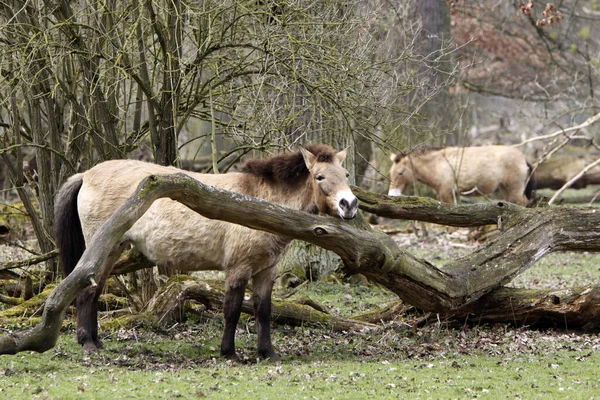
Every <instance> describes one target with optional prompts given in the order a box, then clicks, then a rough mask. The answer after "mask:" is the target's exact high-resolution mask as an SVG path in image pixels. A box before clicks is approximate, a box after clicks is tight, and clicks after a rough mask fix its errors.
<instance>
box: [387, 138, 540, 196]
mask: <svg viewBox="0 0 600 400" xmlns="http://www.w3.org/2000/svg"><path fill="white" fill-rule="evenodd" d="M391 159H392V161H393V164H392V167H391V169H390V188H389V192H388V195H389V196H400V195H401V194H402V192H404V190H405V189H406V187H407V186H408V184H409V183H413V182H414V181H415V180H417V181H419V182H422V183H424V184H426V185H428V186H431V187H432V188H433V189H434V190H435V191H436V193H437V194H438V196H439V198H440V201H442V202H444V203H456V202H457V201H458V199H459V197H460V195H475V196H476V195H489V194H491V193H492V192H494V191H496V190H497V189H498V190H500V193H501V194H502V198H503V199H504V200H506V201H510V202H512V203H516V204H519V205H526V204H527V199H528V198H531V195H532V191H533V179H529V181H528V177H529V174H530V171H531V165H529V164H528V163H527V160H526V158H525V155H524V154H523V153H521V151H519V150H518V149H516V148H514V147H508V146H481V147H447V148H442V149H435V148H427V149H421V150H418V151H415V152H413V153H412V154H411V155H409V156H403V155H401V154H397V155H396V154H392V156H391Z"/></svg>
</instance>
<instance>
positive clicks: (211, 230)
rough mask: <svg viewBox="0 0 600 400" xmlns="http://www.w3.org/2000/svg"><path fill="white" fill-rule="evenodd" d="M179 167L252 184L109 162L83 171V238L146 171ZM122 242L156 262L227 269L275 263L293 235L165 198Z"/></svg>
mask: <svg viewBox="0 0 600 400" xmlns="http://www.w3.org/2000/svg"><path fill="white" fill-rule="evenodd" d="M177 172H183V173H185V174H187V175H189V176H191V177H192V178H194V179H197V180H199V181H201V182H203V183H206V184H208V185H211V186H214V187H219V188H222V189H226V190H230V191H235V192H242V193H244V192H245V190H244V189H246V188H247V187H248V186H251V185H249V184H248V182H246V181H245V178H246V176H245V174H241V173H228V174H219V175H216V174H198V173H193V172H189V171H183V170H180V169H177V168H174V167H165V166H160V165H155V164H149V163H144V162H140V161H135V160H113V161H107V162H104V163H101V164H98V165H97V166H95V167H94V168H92V169H90V170H89V171H87V172H86V173H85V174H84V176H83V185H82V188H81V191H80V193H79V199H78V203H79V214H80V218H81V222H82V226H83V232H84V235H85V238H86V239H87V240H89V239H91V237H92V236H93V234H94V233H95V232H96V231H97V230H98V229H99V228H100V226H101V225H102V224H103V223H104V222H105V221H106V220H107V219H108V218H109V217H110V216H111V215H112V214H113V213H114V212H115V211H116V210H117V208H118V207H120V206H121V205H122V204H123V203H124V202H125V201H127V199H128V198H129V196H131V194H133V192H134V191H135V190H136V188H137V186H138V185H139V183H140V182H141V181H142V179H144V178H145V177H146V176H148V175H153V174H154V175H161V174H172V173H177ZM123 241H128V242H130V243H132V244H133V245H134V246H135V247H136V248H137V249H138V250H140V251H141V252H142V253H143V254H144V255H145V256H146V257H147V258H148V259H149V260H151V261H152V262H154V263H156V264H157V265H163V266H166V267H173V268H177V269H178V270H188V271H191V270H226V269H228V268H230V267H232V266H235V265H239V264H240V263H243V264H245V265H252V266H253V267H254V268H264V267H271V266H272V264H273V263H274V262H276V261H277V260H278V259H279V256H280V253H281V251H282V249H283V248H284V247H285V245H286V244H287V242H288V241H289V240H287V239H285V240H284V239H281V238H279V237H278V236H275V235H271V234H268V233H264V232H259V231H255V230H252V229H249V228H246V227H243V226H239V225H235V224H231V223H227V222H223V221H218V220H211V219H207V218H204V217H203V216H202V215H200V214H198V213H196V212H194V211H192V210H190V209H189V208H187V207H186V206H184V205H183V204H180V203H178V202H176V201H173V200H171V199H168V198H162V199H158V200H156V201H155V202H154V203H153V204H152V206H151V207H150V208H149V209H148V210H147V211H146V213H145V214H144V215H143V216H142V217H141V218H140V219H139V220H138V221H137V222H136V223H135V224H134V225H133V226H132V228H131V229H130V230H129V231H128V232H127V233H126V234H125V235H124V238H123ZM258 261H262V262H258ZM258 266H260V267H258ZM238 268H239V269H240V272H239V273H242V274H246V275H248V276H251V275H253V274H254V273H256V272H257V271H251V270H249V269H244V267H238ZM248 268H250V267H248Z"/></svg>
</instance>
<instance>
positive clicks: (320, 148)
mask: <svg viewBox="0 0 600 400" xmlns="http://www.w3.org/2000/svg"><path fill="white" fill-rule="evenodd" d="M303 147H304V148H305V149H306V150H308V151H310V152H311V153H312V154H314V155H315V156H316V160H317V162H326V163H331V162H333V160H334V156H335V155H336V152H335V150H334V149H332V148H331V147H329V146H327V145H325V144H316V143H307V144H305V145H303ZM242 172H245V173H249V174H252V175H256V176H259V177H262V178H264V179H266V180H267V181H271V182H275V183H295V182H298V181H301V180H304V179H306V178H307V177H308V169H307V168H306V163H305V162H304V158H303V157H302V153H300V151H299V150H298V151H295V152H293V153H283V154H279V155H276V156H273V157H271V158H268V159H266V160H249V161H247V162H246V163H245V164H244V166H243V167H242Z"/></svg>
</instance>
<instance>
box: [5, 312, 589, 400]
mask: <svg viewBox="0 0 600 400" xmlns="http://www.w3.org/2000/svg"><path fill="white" fill-rule="evenodd" d="M220 328H221V323H220V321H219V320H213V319H209V320H207V321H204V323H203V324H198V323H196V322H195V323H186V324H182V325H180V326H178V327H175V328H173V329H172V330H171V331H169V332H152V331H147V330H143V331H142V330H130V331H121V332H116V333H114V334H112V335H109V336H107V337H106V338H105V345H106V348H105V350H104V351H103V352H101V353H99V354H92V355H85V354H83V353H82V352H81V350H80V348H79V346H78V345H77V344H76V343H75V339H74V335H73V334H72V333H70V334H68V335H62V336H61V338H60V340H59V343H58V345H57V346H56V347H55V348H54V349H53V350H51V351H49V352H47V353H44V354H34V353H30V354H27V353H25V354H18V355H15V356H1V357H0V376H2V379H1V380H0V396H2V397H4V398H15V399H19V398H23V399H25V398H26V399H29V398H51V399H54V398H60V399H72V398H78V399H86V398H89V399H97V398H103V397H106V398H134V399H136V398H144V399H148V398H153V399H154V398H157V399H159V398H160V399H162V398H165V399H168V398H203V397H207V398H215V399H223V398H231V397H233V398H236V399H238V398H239V399H256V398H264V399H278V398H281V396H292V397H293V398H300V399H303V398H307V399H313V398H318V399H320V398H328V399H330V398H334V399H335V398H339V399H342V398H343V399H364V398H369V397H370V398H406V397H410V398H415V399H420V398H422V399H426V398H435V399H446V398H448V399H451V398H467V397H488V398H505V397H509V398H585V399H590V398H595V397H594V396H597V394H598V393H600V377H599V376H598V374H597V371H598V368H600V352H599V351H600V338H598V336H597V335H574V334H561V333H555V332H546V333H544V332H529V331H514V330H509V329H505V328H504V327H493V328H489V327H483V328H476V329H464V330H445V329H443V328H440V327H430V328H425V329H420V330H413V329H412V328H409V327H408V326H406V325H405V324H402V323H392V324H386V325H384V326H382V327H381V328H379V329H377V330H374V331H371V332H368V333H335V332H328V331H325V330H320V329H305V328H290V327H277V328H276V329H275V332H274V333H275V335H274V336H275V341H276V343H277V345H278V348H279V350H280V351H281V353H282V355H283V362H282V363H280V364H274V363H268V362H258V363H257V362H256V361H255V360H254V358H253V353H254V350H253V342H254V339H255V336H254V334H253V333H250V331H252V330H253V329H252V326H251V325H250V326H242V327H241V329H240V332H238V336H239V337H240V340H239V341H238V342H239V345H240V347H241V352H242V355H243V356H244V357H245V358H244V360H245V362H244V363H242V364H234V363H231V362H227V361H223V360H221V359H220V358H218V357H216V354H217V344H218V340H219V335H220ZM246 328H248V329H246Z"/></svg>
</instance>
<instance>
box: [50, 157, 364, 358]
mask: <svg viewBox="0 0 600 400" xmlns="http://www.w3.org/2000/svg"><path fill="white" fill-rule="evenodd" d="M345 157H346V152H345V151H341V152H339V153H336V152H335V151H334V150H333V149H331V148H330V147H328V146H325V145H307V146H306V147H305V148H301V149H300V151H298V152H295V153H285V154H282V155H278V156H275V157H272V158H270V159H267V160H264V161H261V160H251V161H248V162H247V163H246V164H245V166H244V167H243V170H242V172H232V173H227V174H221V175H212V174H199V173H194V172H188V171H182V170H179V169H176V168H173V167H163V166H159V165H155V164H148V163H145V162H141V161H133V160H114V161H106V162H103V163H101V164H98V165H96V166H95V167H93V168H92V169H90V170H89V171H87V172H84V173H81V174H77V175H74V176H73V177H71V178H70V179H69V180H67V182H66V183H65V184H64V185H63V187H62V188H61V190H60V191H59V193H58V196H57V200H56V208H55V214H56V217H55V226H56V232H57V243H58V248H59V251H60V258H61V263H62V266H63V270H64V272H65V274H68V273H70V272H71V271H72V270H73V269H74V268H75V266H76V265H77V261H78V260H79V259H80V258H81V255H82V254H83V251H84V249H85V243H89V242H90V240H91V239H92V237H93V235H94V233H95V232H96V231H97V230H98V229H99V228H100V226H101V225H102V224H103V223H104V222H105V221H106V220H107V219H108V218H109V217H110V216H111V215H112V214H113V213H114V212H115V210H116V209H117V208H118V207H119V206H121V205H122V204H123V203H124V202H125V201H126V200H127V198H128V197H129V196H130V195H131V194H132V193H133V192H134V191H135V189H136V187H137V185H138V184H139V182H140V181H141V180H142V179H143V178H144V177H147V176H148V175H156V174H172V173H176V172H183V173H185V174H187V175H189V176H190V177H192V178H194V179H197V180H198V181H200V182H203V183H205V184H208V185H212V186H215V187H219V188H222V189H226V190H230V191H232V192H238V193H243V194H247V195H249V196H255V197H259V198H262V199H265V200H268V201H271V202H274V203H278V204H281V205H284V206H287V207H290V208H293V209H295V210H303V211H307V212H313V213H315V212H318V211H320V212H323V213H326V214H329V215H333V216H336V217H339V218H343V219H349V218H354V217H355V216H356V213H357V209H358V200H357V198H356V197H355V196H354V195H353V194H352V192H351V190H350V187H349V185H348V172H347V171H346V170H345V169H344V168H343V167H342V162H343V161H344V159H345ZM289 242H290V239H288V238H284V237H280V236H276V235H272V234H269V233H265V232H261V231H256V230H252V229H249V228H246V227H243V226H240V225H236V224H231V223H227V222H222V221H218V220H211V219H207V218H204V217H202V216H201V215H200V214H197V213H195V212H193V211H191V210H190V209H188V208H187V207H185V206H183V205H182V204H180V203H177V202H175V201H173V200H171V199H166V198H165V199H159V200H157V201H155V202H154V203H153V205H152V206H151V207H150V208H149V209H148V211H147V212H146V213H145V214H144V215H143V216H142V217H141V218H140V219H139V220H138V221H137V222H136V223H135V224H134V225H133V226H132V227H131V229H130V230H129V231H127V232H126V233H125V235H124V236H123V238H122V240H121V241H120V242H119V244H118V245H117V246H116V247H115V249H114V250H113V252H112V254H111V256H110V257H109V259H108V260H107V261H106V262H107V263H108V268H107V271H108V272H107V274H108V273H110V270H111V269H112V266H113V265H112V264H114V262H115V261H116V260H117V258H118V257H119V255H120V254H121V253H122V251H123V250H124V249H125V248H126V247H127V246H129V245H130V244H131V245H133V246H134V247H135V248H137V249H138V250H139V251H140V252H141V253H143V254H144V255H145V256H146V257H147V258H148V259H149V260H150V261H152V262H153V263H155V264H156V265H160V266H166V267H172V268H176V269H178V270H181V271H192V270H193V271H198V270H223V271H225V276H226V278H225V288H226V292H225V299H224V303H223V308H224V310H223V312H224V317H225V329H224V332H223V337H222V340H221V354H222V355H223V356H224V357H226V358H229V359H236V358H237V355H236V352H235V330H236V325H237V323H238V320H239V317H240V313H241V307H242V302H243V299H244V293H245V290H246V285H247V283H248V281H249V279H252V283H253V301H254V308H255V316H256V322H257V327H258V338H257V341H258V345H257V351H258V354H259V356H261V357H263V358H270V359H278V358H279V356H278V355H277V353H276V352H275V350H274V349H273V345H272V343H271V335H270V320H271V291H272V288H273V283H274V280H275V277H276V273H277V269H276V265H277V262H278V261H279V259H280V256H281V254H282V253H283V250H284V249H285V247H286V246H287V244H288V243H289ZM106 278H107V276H103V277H98V280H99V282H97V283H98V288H97V289H96V288H92V287H88V288H87V289H85V290H84V291H83V292H82V293H80V294H79V295H78V297H77V300H76V307H77V319H78V321H77V340H78V342H79V343H80V344H82V345H83V348H84V349H85V350H92V351H93V350H97V349H99V348H101V347H102V343H101V341H100V339H99V338H98V321H97V320H98V316H97V300H98V296H99V295H100V292H101V290H102V287H103V284H104V282H105V281H106Z"/></svg>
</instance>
